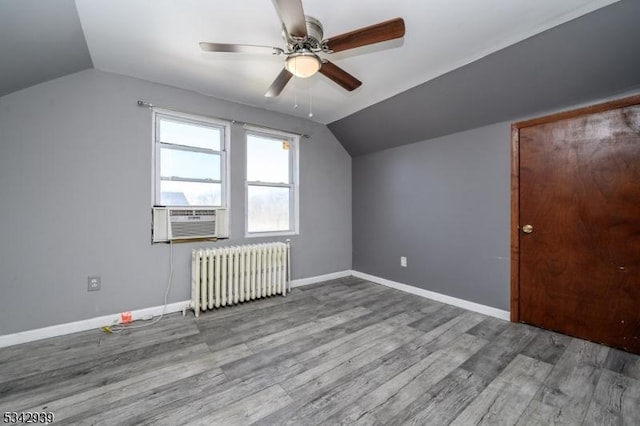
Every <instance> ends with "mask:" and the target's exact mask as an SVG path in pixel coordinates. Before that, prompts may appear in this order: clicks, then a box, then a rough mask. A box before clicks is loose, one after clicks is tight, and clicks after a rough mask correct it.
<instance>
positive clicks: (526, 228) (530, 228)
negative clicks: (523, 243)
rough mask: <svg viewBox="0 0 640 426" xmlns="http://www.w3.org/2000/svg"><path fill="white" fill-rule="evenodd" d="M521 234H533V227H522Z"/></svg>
mask: <svg viewBox="0 0 640 426" xmlns="http://www.w3.org/2000/svg"><path fill="white" fill-rule="evenodd" d="M522 232H524V233H525V234H530V233H532V232H533V226H531V225H524V226H523V227H522Z"/></svg>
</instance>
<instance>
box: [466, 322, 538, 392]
mask: <svg viewBox="0 0 640 426" xmlns="http://www.w3.org/2000/svg"><path fill="white" fill-rule="evenodd" d="M538 333H540V330H539V329H537V328H534V327H529V326H523V325H516V324H509V325H508V326H507V328H506V329H505V330H504V331H503V332H502V333H500V334H499V335H498V336H496V338H495V339H493V340H492V341H491V344H490V345H487V346H485V347H484V348H483V349H482V350H481V351H479V352H478V353H477V354H475V355H474V356H472V357H471V358H469V360H467V361H466V362H465V363H464V364H462V366H461V368H463V369H465V370H467V371H470V372H472V373H474V374H475V375H476V376H479V377H482V378H484V380H485V381H486V382H487V383H489V382H491V381H492V380H493V379H495V378H496V377H497V376H498V374H500V372H502V370H503V369H504V368H505V367H506V366H507V365H509V363H510V362H511V361H512V360H513V359H514V358H515V357H516V355H518V353H519V352H520V351H522V350H523V349H524V348H525V347H526V346H527V345H528V344H529V343H530V342H531V341H532V340H533V339H534V338H535V337H536V336H537V335H538Z"/></svg>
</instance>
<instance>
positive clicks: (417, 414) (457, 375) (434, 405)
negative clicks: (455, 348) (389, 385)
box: [389, 368, 486, 425]
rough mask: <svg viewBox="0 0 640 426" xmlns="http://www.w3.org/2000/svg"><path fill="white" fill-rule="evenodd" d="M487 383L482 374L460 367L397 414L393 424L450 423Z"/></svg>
mask: <svg viewBox="0 0 640 426" xmlns="http://www.w3.org/2000/svg"><path fill="white" fill-rule="evenodd" d="M485 386H486V383H485V381H484V379H483V378H482V377H479V376H477V375H475V374H474V373H472V372H469V371H467V370H463V369H460V368H457V369H455V370H454V371H452V372H451V373H450V374H448V375H447V376H446V377H445V378H444V379H442V380H440V381H439V382H438V383H437V384H436V385H435V386H432V387H431V388H430V389H429V391H428V392H426V393H425V394H423V395H421V396H420V397H419V398H418V399H416V400H415V401H413V402H412V403H411V404H410V405H409V406H408V407H407V408H406V409H405V410H403V411H402V412H400V413H398V414H397V415H396V416H394V417H393V418H392V419H391V420H390V421H389V424H400V423H403V424H411V425H446V424H449V423H451V421H452V420H454V419H455V418H456V416H457V415H458V414H459V413H460V412H461V411H462V410H464V409H465V407H466V406H467V405H469V404H470V403H471V401H473V399H474V398H475V397H477V396H478V395H479V394H480V392H482V390H483V389H484V388H485Z"/></svg>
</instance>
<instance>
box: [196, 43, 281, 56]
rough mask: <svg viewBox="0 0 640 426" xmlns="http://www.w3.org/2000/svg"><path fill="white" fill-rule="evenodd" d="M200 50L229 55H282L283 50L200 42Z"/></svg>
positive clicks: (268, 47)
mask: <svg viewBox="0 0 640 426" xmlns="http://www.w3.org/2000/svg"><path fill="white" fill-rule="evenodd" d="M200 49H202V50H204V51H205V52H231V53H268V54H271V55H282V54H283V53H284V50H282V49H280V48H279V47H270V46H255V45H252V44H227V43H207V42H200Z"/></svg>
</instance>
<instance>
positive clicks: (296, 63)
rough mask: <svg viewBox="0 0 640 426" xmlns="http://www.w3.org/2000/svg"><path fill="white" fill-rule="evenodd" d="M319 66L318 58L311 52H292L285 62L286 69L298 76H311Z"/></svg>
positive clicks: (320, 63)
mask: <svg viewBox="0 0 640 426" xmlns="http://www.w3.org/2000/svg"><path fill="white" fill-rule="evenodd" d="M321 66H322V62H320V58H318V56H316V55H315V54H313V53H311V52H308V53H307V52H301V53H294V54H292V55H291V56H289V57H288V58H287V61H286V62H285V68H286V69H287V71H289V72H290V73H291V74H293V75H295V76H296V77H300V78H307V77H311V76H312V75H314V74H315V73H317V72H318V71H319V70H320V67H321Z"/></svg>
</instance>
